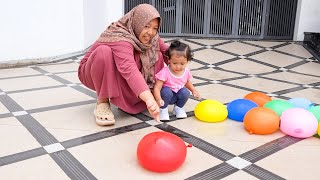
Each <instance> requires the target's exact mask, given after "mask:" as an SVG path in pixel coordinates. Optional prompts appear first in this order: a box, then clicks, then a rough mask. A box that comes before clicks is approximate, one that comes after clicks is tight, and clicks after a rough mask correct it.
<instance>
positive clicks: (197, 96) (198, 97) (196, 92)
mask: <svg viewBox="0 0 320 180" xmlns="http://www.w3.org/2000/svg"><path fill="white" fill-rule="evenodd" d="M192 95H193V97H195V98H197V99H199V100H200V99H201V96H200V93H199V92H198V91H197V90H193V91H192Z"/></svg>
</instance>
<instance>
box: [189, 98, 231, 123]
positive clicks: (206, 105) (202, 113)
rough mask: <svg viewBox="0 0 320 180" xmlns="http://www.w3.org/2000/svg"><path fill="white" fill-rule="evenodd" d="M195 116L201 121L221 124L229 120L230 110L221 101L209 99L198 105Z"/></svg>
mask: <svg viewBox="0 0 320 180" xmlns="http://www.w3.org/2000/svg"><path fill="white" fill-rule="evenodd" d="M194 114H195V116H196V118H197V119H199V120H200V121H205V122H220V121H223V120H225V119H226V118H227V116H228V110H227V107H226V106H225V105H223V104H222V103H220V102H219V101H216V100H210V99H207V100H204V101H201V102H200V103H198V104H197V106H196V107H195V109H194Z"/></svg>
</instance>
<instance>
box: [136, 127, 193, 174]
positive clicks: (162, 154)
mask: <svg viewBox="0 0 320 180" xmlns="http://www.w3.org/2000/svg"><path fill="white" fill-rule="evenodd" d="M188 147H190V145H189V146H188ZM186 155H187V146H186V145H185V143H184V141H183V140H182V139H181V138H180V137H178V136H176V135H174V134H172V133H168V132H163V131H159V132H153V133H150V134H147V135H146V136H144V137H143V138H142V139H141V141H140V142H139V144H138V148H137V156H138V161H139V163H140V164H141V166H142V167H144V168H145V169H148V170H150V171H154V172H170V171H174V170H176V169H178V168H179V167H180V166H181V165H182V163H183V162H184V161H185V159H186Z"/></svg>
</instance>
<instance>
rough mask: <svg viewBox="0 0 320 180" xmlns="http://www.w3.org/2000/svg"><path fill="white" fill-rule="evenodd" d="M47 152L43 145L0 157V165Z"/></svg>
mask: <svg viewBox="0 0 320 180" xmlns="http://www.w3.org/2000/svg"><path fill="white" fill-rule="evenodd" d="M45 154H47V152H46V150H45V149H44V148H43V147H40V148H35V149H32V150H28V151H24V152H20V153H16V154H12V155H8V156H3V157H0V167H1V166H5V165H8V164H12V163H16V162H19V161H23V160H27V159H31V158H34V157H38V156H42V155H45Z"/></svg>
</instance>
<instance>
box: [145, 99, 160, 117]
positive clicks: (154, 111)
mask: <svg viewBox="0 0 320 180" xmlns="http://www.w3.org/2000/svg"><path fill="white" fill-rule="evenodd" d="M146 105H147V108H148V111H149V113H150V115H151V116H152V117H153V118H154V120H156V121H157V122H159V123H160V108H159V106H158V104H157V102H156V101H155V100H154V99H149V100H147V101H146Z"/></svg>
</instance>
